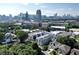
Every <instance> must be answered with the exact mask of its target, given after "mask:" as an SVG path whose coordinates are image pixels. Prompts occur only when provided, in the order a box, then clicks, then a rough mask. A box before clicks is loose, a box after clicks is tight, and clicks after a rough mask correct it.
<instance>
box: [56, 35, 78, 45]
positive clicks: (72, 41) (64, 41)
mask: <svg viewBox="0 0 79 59" xmlns="http://www.w3.org/2000/svg"><path fill="white" fill-rule="evenodd" d="M57 41H58V42H60V43H62V44H66V45H69V46H71V47H74V44H75V43H77V42H76V40H75V38H70V36H65V37H63V36H62V37H58V39H57Z"/></svg>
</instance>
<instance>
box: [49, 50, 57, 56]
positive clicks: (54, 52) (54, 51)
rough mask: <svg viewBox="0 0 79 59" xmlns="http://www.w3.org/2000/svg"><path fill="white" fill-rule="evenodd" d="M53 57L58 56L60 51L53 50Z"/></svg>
mask: <svg viewBox="0 0 79 59" xmlns="http://www.w3.org/2000/svg"><path fill="white" fill-rule="evenodd" d="M50 54H51V55H58V51H56V50H53V51H52V52H50Z"/></svg>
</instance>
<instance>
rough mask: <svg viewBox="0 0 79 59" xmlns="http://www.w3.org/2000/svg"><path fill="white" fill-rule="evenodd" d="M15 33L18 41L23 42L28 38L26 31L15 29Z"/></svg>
mask: <svg viewBox="0 0 79 59" xmlns="http://www.w3.org/2000/svg"><path fill="white" fill-rule="evenodd" d="M15 34H16V35H17V37H18V38H19V39H20V43H24V42H25V40H26V39H27V38H28V33H26V32H23V31H16V33H15Z"/></svg>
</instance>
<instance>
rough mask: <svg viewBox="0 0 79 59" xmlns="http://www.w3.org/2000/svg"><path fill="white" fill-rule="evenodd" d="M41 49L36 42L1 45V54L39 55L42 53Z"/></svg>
mask: <svg viewBox="0 0 79 59" xmlns="http://www.w3.org/2000/svg"><path fill="white" fill-rule="evenodd" d="M34 45H35V47H34ZM39 50H40V49H39V47H38V45H37V44H36V43H34V42H28V43H25V44H23V43H14V44H11V45H0V55H37V54H41V50H40V51H39Z"/></svg>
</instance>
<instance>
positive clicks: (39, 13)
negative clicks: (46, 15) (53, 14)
mask: <svg viewBox="0 0 79 59" xmlns="http://www.w3.org/2000/svg"><path fill="white" fill-rule="evenodd" d="M36 19H37V21H42V20H41V10H39V9H38V10H37V11H36Z"/></svg>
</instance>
